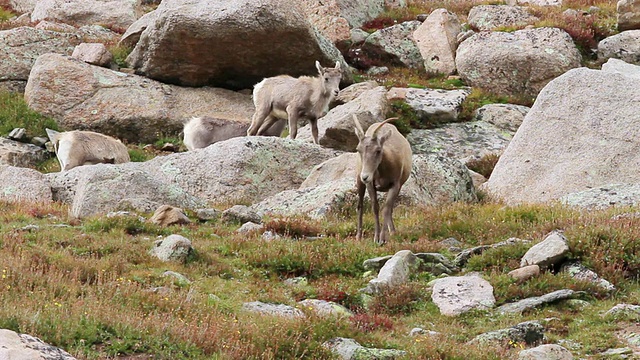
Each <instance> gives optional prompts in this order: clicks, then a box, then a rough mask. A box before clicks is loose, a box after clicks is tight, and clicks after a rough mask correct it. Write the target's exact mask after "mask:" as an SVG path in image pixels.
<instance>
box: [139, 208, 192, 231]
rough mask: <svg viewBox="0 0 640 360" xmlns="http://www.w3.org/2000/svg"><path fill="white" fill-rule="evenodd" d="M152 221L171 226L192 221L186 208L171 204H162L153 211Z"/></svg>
mask: <svg viewBox="0 0 640 360" xmlns="http://www.w3.org/2000/svg"><path fill="white" fill-rule="evenodd" d="M149 222H152V223H154V224H156V225H160V226H171V225H178V224H188V223H190V222H191V220H189V218H188V217H187V215H185V213H184V210H182V209H180V208H177V207H175V206H170V205H162V206H160V207H159V208H158V209H156V211H155V212H154V213H153V216H151V218H150V219H149Z"/></svg>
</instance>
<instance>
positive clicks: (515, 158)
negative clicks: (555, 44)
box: [484, 59, 640, 203]
mask: <svg viewBox="0 0 640 360" xmlns="http://www.w3.org/2000/svg"><path fill="white" fill-rule="evenodd" d="M612 60H613V59H612ZM616 63H617V64H620V63H621V62H619V61H618V62H611V64H610V65H613V64H616ZM623 65H624V66H615V65H613V66H603V70H591V69H587V68H580V69H574V70H570V71H568V72H567V73H566V74H564V75H562V76H560V77H558V78H557V79H555V80H553V81H552V82H550V83H549V85H547V86H546V87H545V88H544V90H543V91H542V92H541V93H540V95H539V96H538V98H537V99H536V101H535V103H534V104H533V107H532V108H531V110H530V111H529V113H528V114H527V116H526V117H525V119H524V121H523V123H522V125H521V126H520V128H519V129H518V132H517V133H516V135H515V136H514V137H513V139H512V140H511V142H510V143H509V145H508V146H507V148H506V150H505V152H504V153H503V155H502V156H501V157H500V160H499V161H498V163H497V164H496V166H495V169H494V170H493V173H492V174H491V177H490V178H489V181H488V182H487V183H486V184H485V185H484V186H485V188H486V190H488V191H489V192H490V193H492V194H494V195H495V196H497V197H498V198H500V199H503V200H504V201H506V202H507V203H523V202H545V201H549V200H553V199H558V198H560V197H562V196H564V195H566V194H570V193H574V192H578V191H584V190H588V189H591V188H595V187H599V186H602V185H606V184H615V183H629V184H633V183H640V174H639V173H638V172H637V171H636V167H635V166H634V164H638V163H640V154H639V153H638V151H637V144H638V138H639V135H640V130H639V129H638V127H637V126H636V125H637V124H636V120H637V119H638V114H637V107H636V106H635V105H634V100H633V99H639V98H640V87H637V86H629V84H633V83H635V82H637V81H638V80H637V79H638V73H639V72H638V70H640V67H638V66H632V65H628V64H624V63H623ZM629 68H631V70H627V69H629ZM605 69H606V70H605ZM634 69H635V71H634ZM575 89H581V91H575Z"/></svg>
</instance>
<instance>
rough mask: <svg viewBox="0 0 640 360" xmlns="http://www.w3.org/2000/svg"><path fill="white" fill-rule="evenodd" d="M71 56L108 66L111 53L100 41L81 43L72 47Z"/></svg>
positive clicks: (97, 64) (92, 63) (111, 57)
mask: <svg viewBox="0 0 640 360" xmlns="http://www.w3.org/2000/svg"><path fill="white" fill-rule="evenodd" d="M71 56H72V57H74V58H76V59H79V60H82V61H84V62H86V63H88V64H91V65H96V66H102V67H109V65H110V64H111V61H112V60H113V55H111V53H110V52H109V50H107V47H106V46H104V44H102V43H82V44H79V45H78V46H76V47H75V49H73V53H72V54H71Z"/></svg>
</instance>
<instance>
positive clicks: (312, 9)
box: [300, 0, 351, 44]
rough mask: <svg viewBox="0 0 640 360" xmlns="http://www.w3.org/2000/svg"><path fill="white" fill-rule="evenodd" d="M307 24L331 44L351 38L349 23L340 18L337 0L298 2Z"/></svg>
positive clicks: (304, 0)
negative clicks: (307, 20)
mask: <svg viewBox="0 0 640 360" xmlns="http://www.w3.org/2000/svg"><path fill="white" fill-rule="evenodd" d="M300 5H301V6H302V9H303V11H304V13H305V14H306V15H307V18H308V19H309V22H311V24H313V26H315V27H316V28H317V29H318V30H319V31H320V33H321V34H322V35H324V36H325V37H326V38H327V39H329V40H330V41H331V42H332V43H334V44H335V43H337V42H339V41H344V40H348V39H349V38H350V37H351V33H350V31H349V22H348V21H347V19H345V18H344V17H343V16H342V13H341V10H340V1H338V0H329V1H325V0H303V1H301V2H300Z"/></svg>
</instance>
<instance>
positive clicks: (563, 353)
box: [518, 344, 573, 360]
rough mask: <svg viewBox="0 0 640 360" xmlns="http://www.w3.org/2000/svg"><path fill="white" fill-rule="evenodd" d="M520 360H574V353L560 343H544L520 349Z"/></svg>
mask: <svg viewBox="0 0 640 360" xmlns="http://www.w3.org/2000/svg"><path fill="white" fill-rule="evenodd" d="M518 360H573V355H572V354H571V351H569V350H567V349H565V348H563V347H562V346H560V345H556V344H544V345H540V346H536V347H534V348H532V349H525V350H522V351H520V353H519V354H518Z"/></svg>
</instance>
